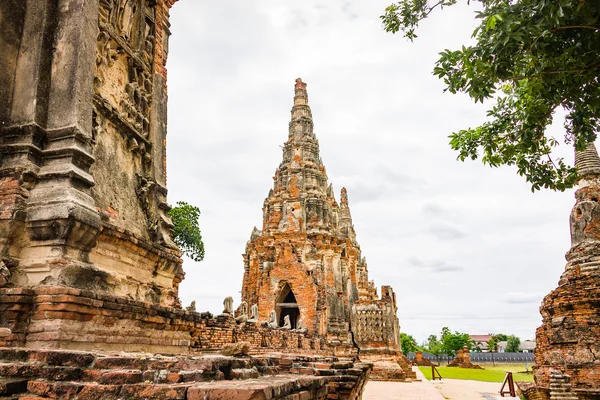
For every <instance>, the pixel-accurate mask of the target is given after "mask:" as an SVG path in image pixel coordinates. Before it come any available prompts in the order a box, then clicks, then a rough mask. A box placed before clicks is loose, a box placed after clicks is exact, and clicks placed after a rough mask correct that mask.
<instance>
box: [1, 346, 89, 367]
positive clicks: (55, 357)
mask: <svg viewBox="0 0 600 400" xmlns="http://www.w3.org/2000/svg"><path fill="white" fill-rule="evenodd" d="M95 359H96V357H95V356H94V354H92V353H87V352H81V351H67V350H28V349H18V348H10V347H8V348H7V347H3V348H0V362H6V363H11V362H31V361H34V362H39V363H44V364H47V365H51V366H62V367H88V366H90V365H91V364H92V363H93V362H94V360H95Z"/></svg>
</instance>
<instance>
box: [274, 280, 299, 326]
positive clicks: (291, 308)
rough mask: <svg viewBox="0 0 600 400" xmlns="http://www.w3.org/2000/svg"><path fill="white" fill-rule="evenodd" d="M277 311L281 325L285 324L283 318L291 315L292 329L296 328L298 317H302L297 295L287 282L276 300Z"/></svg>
mask: <svg viewBox="0 0 600 400" xmlns="http://www.w3.org/2000/svg"><path fill="white" fill-rule="evenodd" d="M275 312H276V313H277V321H278V322H279V326H283V319H284V318H285V316H286V315H289V316H290V322H291V324H292V329H296V326H297V324H298V319H299V318H300V309H299V308H298V303H297V302H296V296H295V295H294V292H293V291H292V288H291V287H290V285H289V284H287V283H286V284H285V285H284V286H283V288H281V292H279V296H277V300H276V301H275Z"/></svg>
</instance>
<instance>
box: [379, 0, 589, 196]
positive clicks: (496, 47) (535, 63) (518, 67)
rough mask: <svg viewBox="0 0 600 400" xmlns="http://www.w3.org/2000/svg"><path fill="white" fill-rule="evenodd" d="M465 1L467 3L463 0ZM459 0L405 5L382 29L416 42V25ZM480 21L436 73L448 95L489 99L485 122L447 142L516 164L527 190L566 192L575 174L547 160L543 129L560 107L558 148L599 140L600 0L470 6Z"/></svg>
mask: <svg viewBox="0 0 600 400" xmlns="http://www.w3.org/2000/svg"><path fill="white" fill-rule="evenodd" d="M466 1H467V2H470V0H466ZM457 2H458V0H437V1H433V2H431V1H428V0H401V1H398V2H397V3H394V4H392V5H390V6H389V7H387V8H386V10H385V14H384V15H382V16H381V19H382V20H383V25H384V29H385V30H386V31H388V32H391V33H397V32H402V33H403V35H404V36H405V37H406V38H408V39H410V40H411V41H412V40H414V39H415V38H416V37H417V35H416V33H415V31H416V28H417V27H418V25H419V23H420V22H421V21H422V20H423V19H425V18H427V17H428V16H429V14H430V13H431V12H432V11H433V10H434V9H436V8H440V9H441V8H443V7H445V6H452V5H454V4H456V3H457ZM475 2H477V3H479V4H480V5H481V7H480V9H479V10H477V11H476V12H475V17H476V18H477V19H479V20H480V21H481V22H480V24H479V26H478V27H477V28H476V29H475V31H474V32H473V37H474V38H475V39H476V44H474V45H473V46H463V47H462V48H461V49H458V50H448V49H446V50H443V51H442V52H441V53H440V58H439V60H438V61H437V63H436V65H435V68H434V71H433V73H434V75H437V76H438V77H439V78H440V79H442V80H443V81H444V83H445V84H446V89H445V90H447V91H450V92H451V93H458V92H463V93H466V94H468V95H469V96H470V97H471V98H472V99H473V100H474V101H475V102H478V101H479V102H483V101H484V100H491V101H495V104H494V105H493V106H492V108H491V109H490V110H489V111H488V117H489V121H488V122H485V123H484V124H483V125H481V126H479V127H476V128H469V129H464V130H461V131H459V132H455V133H453V134H452V135H450V145H451V147H452V148H453V149H454V150H456V151H457V152H458V158H459V159H460V160H462V161H464V160H465V159H467V158H470V159H473V160H474V159H477V158H481V160H482V161H483V163H484V164H487V165H490V166H492V167H498V166H501V165H515V166H516V167H517V172H518V173H519V174H520V175H522V176H525V178H526V180H527V181H528V182H530V183H531V189H532V191H535V190H539V189H540V188H542V187H544V188H550V189H554V190H560V191H564V190H565V189H567V188H570V187H572V186H573V185H574V184H575V183H576V180H577V171H576V169H575V168H574V167H573V166H570V165H568V164H567V163H566V162H565V161H564V160H563V159H561V158H556V159H553V158H552V155H551V152H552V149H553V148H554V147H555V146H557V145H558V143H559V142H558V140H557V139H556V138H553V137H550V136H548V134H547V132H546V130H547V127H548V126H549V125H550V124H551V123H552V119H553V116H554V113H555V111H556V110H557V109H559V108H562V109H564V110H565V113H566V117H565V120H564V126H565V130H566V131H565V132H566V133H565V137H564V142H565V143H567V144H572V145H574V146H575V147H576V148H577V149H578V150H583V149H585V148H586V147H587V145H588V143H589V142H593V141H594V140H595V139H596V135H597V133H598V126H599V124H600V122H599V116H600V112H599V111H600V86H599V82H598V72H599V71H600V57H598V54H599V51H600V19H599V18H600V2H599V1H597V0H473V3H475Z"/></svg>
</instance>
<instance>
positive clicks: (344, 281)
mask: <svg viewBox="0 0 600 400" xmlns="http://www.w3.org/2000/svg"><path fill="white" fill-rule="evenodd" d="M291 114H292V118H291V121H290V124H289V134H288V140H287V141H286V142H285V144H284V146H283V160H282V162H281V164H280V165H279V168H277V170H276V172H275V176H274V177H273V180H274V184H273V189H271V190H270V191H269V196H268V197H267V198H266V199H265V201H264V205H263V227H262V230H258V229H257V228H256V227H255V228H254V230H253V232H252V235H251V238H250V240H249V241H248V243H247V245H246V252H245V254H244V280H243V287H242V300H243V301H245V302H247V304H248V305H249V306H250V305H254V304H256V305H257V306H258V310H259V320H260V321H261V322H266V321H268V320H269V316H270V314H271V312H272V311H275V315H276V322H277V325H278V326H280V327H282V326H283V325H284V319H285V317H286V316H288V317H289V319H290V322H291V329H295V328H297V327H298V325H299V321H302V325H303V326H304V327H305V328H306V329H307V331H308V332H307V334H308V335H310V336H312V337H314V338H319V339H320V340H319V341H318V342H319V343H320V346H321V347H328V348H332V349H333V350H334V351H335V353H336V354H352V353H353V352H355V351H356V348H357V347H360V351H361V356H367V355H368V354H369V352H372V353H373V354H377V356H376V358H378V359H379V358H381V356H382V355H383V354H386V357H388V358H390V356H391V360H392V361H393V362H394V363H396V366H397V367H398V368H399V366H398V364H397V360H398V359H401V353H400V348H399V335H400V329H399V325H398V319H397V318H396V310H397V307H396V298H395V294H394V292H393V290H392V289H391V288H390V287H389V286H384V287H383V288H382V298H381V299H379V298H378V297H377V290H376V289H375V285H374V283H373V282H369V280H368V271H367V263H366V259H365V258H364V257H363V256H362V254H361V250H360V246H359V245H358V242H357V241H356V233H355V231H354V226H353V224H352V217H351V214H350V208H349V203H348V194H347V192H346V189H345V188H342V191H341V197H340V203H339V204H338V202H337V201H336V199H335V196H334V192H333V187H332V185H330V184H329V183H328V179H327V172H326V169H325V167H324V166H323V161H322V160H321V157H320V154H319V142H318V140H317V138H316V136H315V134H314V132H313V126H314V124H313V119H312V113H311V109H310V106H309V105H308V94H307V92H306V83H304V82H302V80H301V79H297V80H296V84H295V96H294V106H293V107H292V111H291ZM396 372H400V374H399V375H402V378H403V377H404V372H402V369H400V371H396ZM397 375H398V374H397ZM399 375H398V376H397V378H398V379H400V378H401V377H400V376H399Z"/></svg>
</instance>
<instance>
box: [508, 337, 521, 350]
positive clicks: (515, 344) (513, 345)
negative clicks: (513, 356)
mask: <svg viewBox="0 0 600 400" xmlns="http://www.w3.org/2000/svg"><path fill="white" fill-rule="evenodd" d="M507 342H508V343H507V344H506V352H507V353H516V352H518V351H519V347H520V346H521V339H519V338H518V337H516V336H515V335H510V336H509V337H508V340H507Z"/></svg>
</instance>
